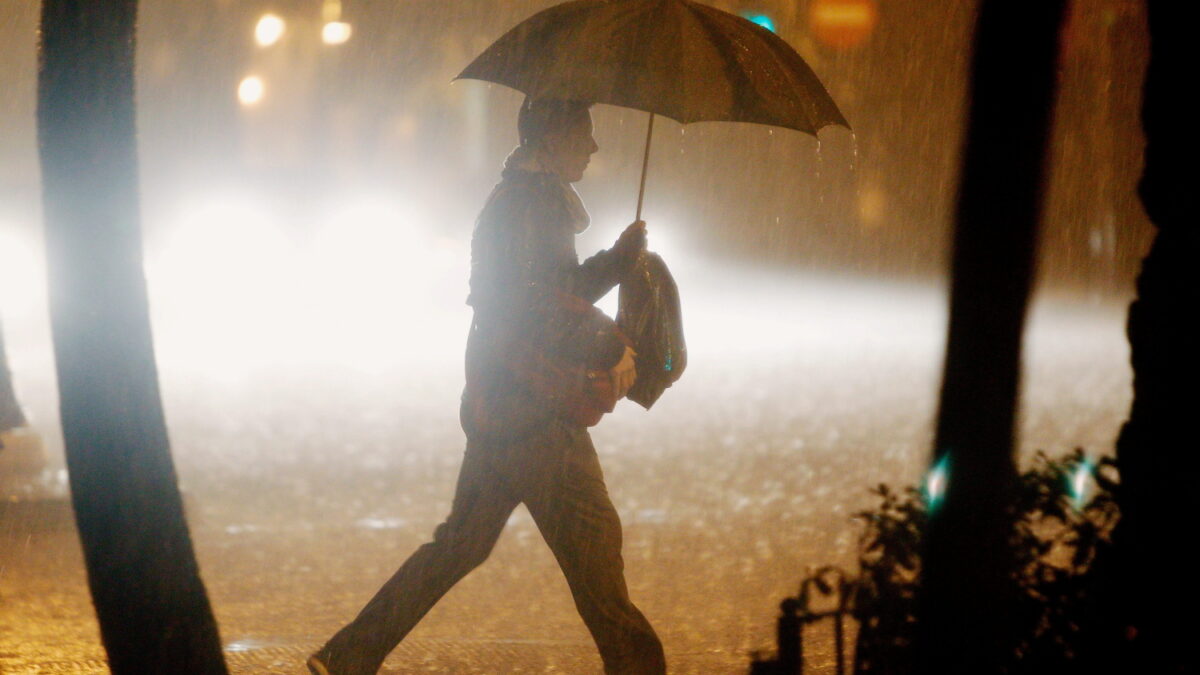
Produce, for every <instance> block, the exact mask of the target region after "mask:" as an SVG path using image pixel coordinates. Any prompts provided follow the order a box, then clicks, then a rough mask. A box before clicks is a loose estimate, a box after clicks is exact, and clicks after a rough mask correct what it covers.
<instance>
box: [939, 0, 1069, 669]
mask: <svg viewBox="0 0 1200 675" xmlns="http://www.w3.org/2000/svg"><path fill="white" fill-rule="evenodd" d="M1062 7H1063V2H1062V0H1044V1H1043V0H1038V1H1034V2H1005V1H1003V0H985V1H984V2H983V3H982V5H981V7H980V13H979V18H978V23H977V26H976V35H975V42H974V49H975V53H974V57H973V62H972V70H971V102H970V106H969V115H970V116H969V122H968V129H967V135H966V144H965V147H964V155H963V164H962V178H961V184H960V186H959V193H958V207H957V213H956V229H955V239H954V259H953V286H952V289H951V294H950V327H949V335H948V339H947V347H946V363H945V369H944V374H943V381H942V390H941V399H940V404H939V414H938V425H937V435H936V439H935V446H934V447H935V452H934V455H935V456H934V461H935V462H936V461H938V460H939V459H941V458H942V457H944V456H948V463H947V467H948V482H947V483H946V492H945V497H944V502H943V503H942V504H941V505H940V506H939V507H938V508H935V509H934V510H933V511H932V513H931V518H930V522H929V529H928V531H927V534H926V543H925V552H924V556H923V560H922V578H921V584H922V589H923V590H922V598H921V604H920V609H919V612H920V614H919V619H920V625H919V630H918V636H919V637H918V639H919V644H918V663H919V668H920V671H921V672H923V673H956V674H957V673H977V674H983V673H994V672H997V671H998V668H999V664H1000V663H1001V662H1002V661H1003V660H1004V659H1005V658H1006V657H1007V651H1008V645H1009V640H1008V638H1007V636H1006V629H1007V628H1008V627H1009V626H1010V625H1011V623H1012V621H1011V611H1012V599H1013V597H1014V596H1013V588H1012V582H1011V580H1010V577H1009V572H1010V562H1009V561H1010V560H1011V553H1010V552H1009V550H1008V535H1009V532H1010V523H1009V518H1008V514H1007V513H1006V507H1007V505H1008V503H1009V495H1010V493H1011V488H1012V486H1013V484H1014V482H1015V479H1016V467H1015V461H1014V458H1013V427H1014V420H1015V417H1016V409H1017V396H1018V384H1019V374H1020V362H1021V335H1022V331H1023V328H1024V323H1025V311H1026V305H1027V302H1028V296H1029V289H1030V283H1031V282H1030V279H1031V276H1032V275H1031V271H1032V265H1033V251H1034V248H1035V242H1036V233H1037V226H1038V221H1039V218H1040V215H1041V206H1042V193H1043V189H1044V186H1045V180H1044V166H1043V165H1044V161H1045V160H1044V158H1045V155H1046V145H1047V139H1048V137H1049V130H1050V120H1051V111H1052V108H1053V103H1054V92H1055V64H1056V54H1057V36H1058V26H1059V23H1060V21H1061V16H1062ZM1014 41H1015V43H1014Z"/></svg>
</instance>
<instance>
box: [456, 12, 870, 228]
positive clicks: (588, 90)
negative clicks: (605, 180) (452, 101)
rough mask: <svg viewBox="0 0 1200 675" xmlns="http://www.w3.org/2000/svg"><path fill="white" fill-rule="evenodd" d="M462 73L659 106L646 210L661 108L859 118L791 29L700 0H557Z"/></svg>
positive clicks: (542, 91) (745, 118) (531, 90)
mask: <svg viewBox="0 0 1200 675" xmlns="http://www.w3.org/2000/svg"><path fill="white" fill-rule="evenodd" d="M458 78H462V79H473V80H484V81H487V82H495V83H498V84H503V85H505V86H508V87H512V88H513V89H516V90H518V91H521V92H523V93H525V94H526V95H527V96H529V97H531V98H535V99H537V98H550V99H564V100H575V101H588V102H594V103H608V104H611V105H618V106H623V107H626V108H634V109H637V110H644V111H646V112H648V113H650V122H649V126H648V127H647V130H646V152H645V155H644V156H643V158H642V179H641V185H640V187H639V188H638V206H637V220H641V218H642V199H643V196H644V194H645V191H646V168H647V165H648V164H649V160H650V139H651V137H652V136H653V133H654V116H655V115H663V116H665V117H670V118H671V119H673V120H675V121H677V122H680V123H681V124H688V123H691V122H701V121H728V122H753V123H757V124H769V125H772V126H778V127H785V128H789V129H796V130H799V131H803V132H805V133H809V134H813V135H816V133H817V132H818V131H820V130H821V128H823V127H825V126H828V125H831V124H838V125H841V126H843V127H846V128H849V126H850V125H849V124H847V123H846V119H845V118H844V117H842V114H841V112H839V111H838V108H837V105H835V104H834V102H833V99H832V98H830V96H829V93H828V92H826V91H825V87H823V86H822V85H821V82H820V81H819V80H818V79H817V76H816V75H814V74H813V72H812V69H811V68H809V67H808V64H806V63H805V62H804V60H803V59H801V58H800V55H799V54H797V53H796V52H795V50H793V49H792V48H791V47H790V46H789V45H788V44H787V43H786V42H784V41H783V39H781V38H780V37H779V36H777V35H775V34H774V33H772V32H771V31H769V30H767V29H765V28H763V27H761V26H759V25H757V24H755V23H753V22H750V21H747V20H746V19H743V18H740V17H737V16H734V15H732V14H729V13H727V12H723V11H721V10H719V9H715V8H713V7H709V6H707V5H702V4H700V3H698V2H692V1H691V0H574V1H573V2H565V3H563V4H561V5H556V6H554V7H551V8H550V9H547V10H544V11H542V12H539V13H538V14H535V15H533V16H532V17H530V18H529V19H526V20H525V21H523V22H521V23H520V24H518V25H517V26H516V27H515V28H513V29H512V30H510V31H509V32H508V33H506V34H504V35H503V36H502V37H501V38H500V39H499V40H497V41H496V42H495V43H494V44H492V46H490V47H488V48H487V49H486V50H485V51H484V52H483V53H482V54H480V55H479V56H478V57H477V58H476V59H475V60H474V61H472V62H471V64H470V65H469V66H467V67H466V69H465V70H463V71H462V73H460V74H459V76H458ZM456 79H457V78H456Z"/></svg>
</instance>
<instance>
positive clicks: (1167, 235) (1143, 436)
mask: <svg viewBox="0 0 1200 675" xmlns="http://www.w3.org/2000/svg"><path fill="white" fill-rule="evenodd" d="M1147 7H1148V12H1149V19H1150V64H1149V67H1148V69H1147V72H1146V83H1145V90H1144V94H1143V96H1144V99H1143V107H1142V127H1143V129H1144V131H1145V135H1146V151H1145V157H1146V165H1145V172H1144V174H1143V176H1142V181H1141V184H1140V185H1139V192H1140V194H1141V198H1142V203H1143V205H1144V206H1145V209H1146V213H1147V214H1148V215H1149V216H1150V219H1151V221H1152V222H1153V223H1154V224H1155V226H1157V228H1158V233H1157V234H1156V236H1155V239H1154V243H1153V245H1152V246H1151V249H1150V253H1149V255H1148V256H1147V257H1146V259H1145V260H1144V261H1143V263H1142V272H1141V275H1140V276H1139V277H1138V283H1137V291H1138V297H1137V300H1135V301H1134V302H1133V304H1132V305H1131V306H1130V308H1129V322H1128V333H1129V344H1130V349H1131V353H1132V364H1133V372H1134V382H1133V392H1134V398H1133V405H1132V407H1131V409H1130V411H1129V420H1128V421H1127V422H1126V424H1125V426H1124V428H1123V429H1122V430H1121V435H1120V437H1119V439H1118V441H1117V460H1118V464H1119V468H1120V471H1121V489H1120V493H1119V496H1118V499H1119V501H1120V506H1121V523H1120V525H1119V526H1118V530H1117V533H1116V536H1115V539H1116V542H1117V545H1118V551H1119V557H1120V564H1121V570H1122V574H1123V575H1124V578H1123V579H1122V580H1121V584H1120V587H1121V588H1122V590H1123V591H1125V597H1124V608H1123V612H1122V614H1123V622H1124V624H1125V625H1124V626H1123V627H1122V630H1121V635H1122V637H1125V638H1131V639H1132V643H1131V644H1130V646H1131V647H1132V650H1131V651H1130V652H1129V653H1128V654H1127V656H1129V657H1131V659H1132V660H1131V662H1130V665H1136V667H1137V670H1139V671H1141V672H1156V673H1176V672H1188V671H1190V669H1192V668H1194V667H1195V665H1194V664H1195V655H1194V646H1193V644H1192V643H1193V641H1194V635H1193V633H1194V627H1193V625H1192V624H1193V622H1192V621H1180V620H1178V618H1177V617H1179V616H1184V615H1186V616H1190V615H1192V614H1193V613H1194V612H1195V611H1196V608H1197V607H1198V606H1200V589H1198V588H1197V586H1196V584H1195V583H1192V582H1191V581H1190V580H1188V579H1181V580H1180V583H1171V584H1170V586H1169V587H1167V586H1163V585H1161V580H1162V579H1163V577H1164V572H1165V573H1166V574H1165V576H1167V577H1168V578H1169V577H1170V576H1171V574H1170V572H1172V571H1173V570H1174V569H1175V567H1174V566H1175V565H1178V564H1180V563H1181V562H1183V561H1185V560H1189V559H1190V556H1188V555H1187V554H1186V553H1185V551H1186V550H1187V549H1188V548H1190V546H1189V544H1190V543H1191V540H1192V538H1193V534H1192V531H1191V524H1192V517H1193V514H1194V513H1195V509H1196V502H1195V498H1194V496H1193V495H1194V494H1195V490H1196V485H1197V482H1198V481H1200V441H1198V440H1197V435H1196V434H1197V428H1196V425H1195V420H1196V415H1197V410H1198V407H1197V404H1198V403H1200V394H1197V386H1200V334H1198V333H1197V332H1196V329H1195V327H1194V326H1195V325H1196V319H1197V318H1200V273H1198V271H1197V260H1200V226H1198V223H1197V216H1198V214H1200V204H1198V203H1197V200H1196V195H1197V186H1196V170H1195V162H1196V161H1197V160H1196V158H1197V152H1200V149H1198V148H1197V140H1196V132H1195V125H1194V120H1193V119H1192V118H1193V117H1194V116H1195V115H1194V112H1193V110H1192V109H1191V108H1192V107H1191V106H1189V105H1188V103H1187V99H1188V98H1190V97H1188V96H1187V95H1186V92H1187V83H1188V82H1191V81H1192V80H1194V78H1195V74H1194V69H1193V67H1192V63H1193V54H1192V52H1193V51H1194V43H1195V35H1194V30H1193V26H1194V22H1193V21H1192V19H1191V15H1190V14H1189V13H1187V11H1186V10H1187V9H1190V5H1188V3H1179V2H1173V1H1171V0H1149V1H1148V2H1147ZM1189 317H1190V318H1189Z"/></svg>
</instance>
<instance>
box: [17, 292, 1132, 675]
mask: <svg viewBox="0 0 1200 675" xmlns="http://www.w3.org/2000/svg"><path fill="white" fill-rule="evenodd" d="M1052 315H1053V316H1054V317H1057V318H1054V319H1052V320H1047V321H1045V322H1043V323H1042V324H1040V326H1041V327H1040V328H1038V327H1037V326H1035V328H1036V330H1035V331H1034V333H1033V337H1032V338H1031V341H1030V345H1031V355H1030V361H1029V366H1028V369H1027V372H1026V383H1027V387H1028V389H1027V397H1026V406H1025V409H1024V411H1023V414H1022V429H1023V432H1022V445H1023V448H1024V449H1025V451H1028V450H1031V449H1034V448H1041V449H1046V450H1049V451H1051V452H1052V453H1058V452H1063V451H1066V450H1069V449H1071V448H1074V447H1076V446H1081V447H1084V448H1085V450H1087V451H1089V452H1091V453H1093V454H1094V453H1100V452H1104V451H1106V449H1107V448H1108V447H1110V446H1111V439H1112V438H1113V437H1114V436H1115V434H1116V431H1117V429H1118V427H1119V424H1120V420H1121V418H1122V416H1123V413H1124V410H1125V408H1126V407H1127V405H1128V396H1129V394H1128V386H1129V382H1128V378H1129V373H1128V368H1127V366H1126V365H1125V364H1126V353H1125V351H1124V349H1125V348H1124V345H1123V342H1122V339H1121V333H1120V331H1121V316H1120V313H1119V311H1113V309H1112V308H1111V307H1105V308H1092V309H1086V310H1080V311H1079V312H1076V313H1065V314H1064V313H1052ZM1039 331H1040V332H1039ZM871 332H872V330H871V329H870V327H867V328H866V329H864V334H863V335H860V336H858V337H857V338H856V339H855V340H852V341H850V342H849V343H840V344H839V345H838V347H837V349H836V350H835V349H833V348H829V349H825V350H822V349H817V348H815V347H814V348H812V349H795V350H780V351H778V352H776V353H771V354H740V355H736V357H730V358H725V359H721V358H716V357H715V355H713V354H704V353H697V354H694V355H693V360H692V364H691V366H690V368H691V370H690V371H689V372H688V374H687V375H686V376H685V378H684V379H683V380H682V381H681V382H680V384H679V385H678V386H677V387H676V388H675V389H673V390H671V391H668V392H667V394H666V395H665V396H664V398H663V399H662V401H661V402H660V404H659V405H658V406H656V407H655V409H654V410H653V411H651V412H649V413H647V412H644V411H642V410H640V409H639V408H636V407H635V406H633V405H632V404H628V403H623V404H622V407H621V408H619V409H618V411H617V413H615V414H614V415H612V416H610V417H609V418H608V419H606V420H605V421H604V422H603V423H602V424H601V425H600V426H599V427H598V428H597V429H596V430H595V431H594V433H593V438H594V439H595V443H596V446H597V448H598V450H599V453H600V456H601V461H602V463H603V465H604V469H605V472H606V476H607V480H608V484H609V489H610V492H611V494H612V497H613V501H614V503H615V504H616V506H617V508H618V510H619V512H620V514H621V517H622V520H623V523H624V525H625V548H624V551H625V560H626V568H627V576H628V581H629V585H630V591H631V595H632V596H633V598H634V600H635V602H637V603H638V605H639V606H640V607H641V608H642V610H643V611H644V612H645V614H646V615H647V617H648V618H649V619H650V620H651V622H652V623H653V624H654V626H655V627H656V629H657V630H658V631H659V633H660V635H661V637H662V639H663V642H664V645H665V649H666V652H667V657H668V661H669V663H670V667H671V672H672V673H738V672H746V670H747V669H748V664H749V660H750V653H751V652H752V651H754V650H761V649H769V648H771V647H772V646H773V644H772V643H773V630H774V629H773V622H774V618H775V615H776V611H777V607H778V603H779V601H780V600H781V599H782V598H783V597H785V596H786V595H788V594H791V593H794V592H795V591H796V588H797V585H798V582H799V581H800V579H801V577H802V576H803V575H804V573H805V570H806V569H809V568H811V567H815V566H819V565H824V564H827V563H836V564H842V565H850V564H851V563H852V561H853V551H854V546H855V543H856V537H857V536H858V532H859V529H858V527H857V526H856V525H855V524H854V523H853V521H852V518H851V516H852V514H853V513H854V512H855V511H856V510H858V509H861V508H864V507H866V506H868V505H870V504H871V499H870V496H869V494H868V489H869V488H870V487H871V486H872V485H874V484H877V483H879V482H890V483H894V484H895V483H911V482H913V481H915V480H918V479H919V477H920V475H921V467H922V463H923V459H924V456H925V453H926V451H927V446H928V443H929V438H930V434H931V428H932V427H931V425H932V420H933V416H934V404H935V400H936V390H937V369H938V366H939V357H938V349H937V348H938V345H939V343H940V335H939V333H938V330H931V331H929V332H928V333H927V334H926V333H923V334H922V335H921V336H919V337H918V338H915V339H903V340H900V339H889V336H887V335H884V336H877V335H876V336H873V335H871ZM796 354H799V355H796ZM460 386H461V366H460V365H458V364H457V363H456V362H454V361H445V362H438V361H437V360H436V359H434V362H430V363H425V364H420V365H412V364H410V365H408V366H405V367H398V368H393V369H390V370H388V371H387V372H380V373H374V374H363V373H353V372H338V371H333V370H328V371H326V370H318V369H313V370H312V371H310V372H305V373H304V374H302V375H301V374H297V372H296V371H286V372H268V371H263V372H261V373H259V374H258V375H256V376H254V377H249V378H241V379H238V380H235V381H231V380H229V379H222V378H216V377H214V378H207V379H206V378H199V377H194V376H190V375H189V376H186V377H185V376H183V375H181V374H178V373H173V372H172V371H170V370H169V369H167V370H166V371H165V372H164V392H165V398H166V403H167V409H168V419H169V423H170V427H171V434H172V440H173V444H174V452H175V455H176V461H177V464H178V468H179V473H180V477H181V482H182V483H183V486H184V490H185V494H186V501H187V504H188V509H189V518H190V521H191V523H192V529H193V537H194V541H195V544H196V549H197V554H198V556H199V559H200V563H201V568H202V570H203V574H204V578H205V581H206V583H207V586H208V589H209V593H210V596H211V599H212V602H213V606H214V609H215V612H216V615H217V618H218V620H219V622H220V626H221V634H222V638H223V640H224V642H225V644H226V652H227V657H228V661H229V664H230V667H231V670H232V671H233V672H234V673H301V672H303V668H302V665H301V663H302V661H303V657H304V656H305V655H306V654H307V653H308V652H309V651H310V650H312V649H313V648H315V647H316V646H318V644H319V643H320V642H322V641H323V640H324V639H325V638H327V637H328V636H329V635H330V634H331V633H332V632H333V631H334V630H336V629H337V628H338V627H339V626H340V625H341V624H342V623H344V622H345V621H347V620H349V619H350V618H351V617H352V616H353V615H354V613H355V612H357V610H358V609H359V608H360V607H361V605H362V604H363V603H364V602H365V601H366V600H367V599H368V598H369V597H370V595H371V594H372V593H373V592H374V590H375V589H376V588H377V587H378V585H379V584H380V583H382V582H383V580H385V579H386V578H387V577H388V576H389V575H390V574H391V573H392V571H394V569H395V568H396V566H398V565H399V564H400V563H401V562H402V561H403V560H404V558H405V557H406V556H407V555H408V553H410V552H411V551H412V550H414V549H415V548H416V547H417V546H419V545H420V544H421V543H423V542H424V541H426V540H427V539H428V537H429V536H430V534H431V533H432V530H433V528H434V527H435V526H436V525H437V523H438V522H439V521H440V520H441V518H442V517H443V516H444V515H445V514H446V512H447V510H448V508H449V504H450V499H451V497H452V490H453V485H454V479H455V475H456V472H457V469H458V464H459V462H460V459H461V453H462V437H461V431H460V430H459V428H458V425H457V397H458V390H459V387H460ZM60 506H61V505H59V506H54V505H52V504H49V503H47V504H45V505H43V507H40V508H41V510H38V508H39V507H30V508H31V509H32V510H27V511H25V512H24V514H23V515H19V516H17V515H13V513H14V512H7V513H8V515H6V516H4V517H3V520H0V672H3V673H11V674H32V673H100V672H105V670H106V669H105V665H104V656H103V652H102V650H101V648H100V647H99V645H98V641H97V630H96V625H95V620H94V618H93V616H92V614H91V611H90V605H89V598H88V595H87V591H86V585H85V579H84V573H83V567H82V561H81V556H80V552H79V547H78V543H77V540H76V538H75V536H74V533H73V532H72V530H71V528H70V522H69V519H68V518H67V516H66V512H65V511H63V510H62V509H61V508H60ZM830 645H831V642H830V640H829V639H828V638H827V637H826V636H821V635H817V634H816V633H812V634H810V635H809V636H808V642H807V643H806V653H807V654H808V655H809V656H810V657H811V658H812V659H813V665H814V668H813V669H812V670H810V671H809V672H826V673H827V672H831V666H830V664H831V663H832V660H833V656H832V652H831V646H830ZM599 671H600V666H599V659H598V657H597V656H596V655H595V652H594V647H593V646H592V644H591V641H590V638H589V636H588V634H587V632H586V630H585V628H584V626H583V623H582V622H581V620H580V619H579V618H578V616H577V614H576V613H575V610H574V608H573V606H572V603H571V598H570V594H569V593H568V590H567V587H566V583H565V581H564V580H563V579H562V576H561V574H560V573H559V571H558V569H557V566H556V564H555V562H554V560H553V558H552V557H551V555H550V552H549V551H548V550H547V548H546V546H545V544H544V543H543V542H542V541H541V538H540V536H539V535H538V533H537V530H536V528H535V527H534V525H533V523H532V521H531V520H530V518H529V515H528V513H527V512H526V511H525V510H524V509H523V508H519V509H518V510H517V511H516V513H515V514H514V516H513V518H512V520H511V521H510V523H509V526H508V527H507V529H506V530H505V532H504V534H503V536H502V538H501V540H500V542H499V544H498V545H497V547H496V550H495V552H494V553H493V554H492V556H491V558H490V559H489V560H488V561H487V562H486V563H485V564H484V565H483V566H482V567H481V568H479V569H478V570H476V571H475V572H474V573H472V574H471V575H469V576H468V577H467V578H466V579H465V580H464V581H463V582H462V583H460V584H459V585H458V586H457V587H455V588H454V589H453V590H452V591H451V592H450V593H449V594H448V595H447V596H446V598H445V599H444V600H443V601H442V602H441V603H440V604H439V605H437V606H436V607H435V608H434V609H433V611H432V612H431V613H430V614H429V616H428V617H427V618H426V619H425V620H424V621H423V622H422V623H421V624H420V625H419V626H418V628H417V629H416V630H415V631H414V632H413V633H412V635H411V636H410V638H409V639H408V640H406V641H405V642H404V643H403V644H402V645H401V647H400V648H399V649H398V650H397V651H396V652H395V653H394V654H393V655H392V657H391V658H390V659H389V660H388V662H387V664H386V666H385V669H384V671H383V672H386V673H598V672H599Z"/></svg>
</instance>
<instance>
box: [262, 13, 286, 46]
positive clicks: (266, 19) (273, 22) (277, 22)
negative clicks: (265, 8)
mask: <svg viewBox="0 0 1200 675" xmlns="http://www.w3.org/2000/svg"><path fill="white" fill-rule="evenodd" d="M286 26H287V24H285V23H284V21H283V19H281V18H279V17H278V16H276V15H275V14H263V16H262V18H261V19H259V20H258V23H257V24H255V26H254V41H255V42H257V43H258V46H259V47H270V46H271V45H273V44H275V43H276V42H279V39H280V38H281V37H283V31H284V29H285V28H286Z"/></svg>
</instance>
